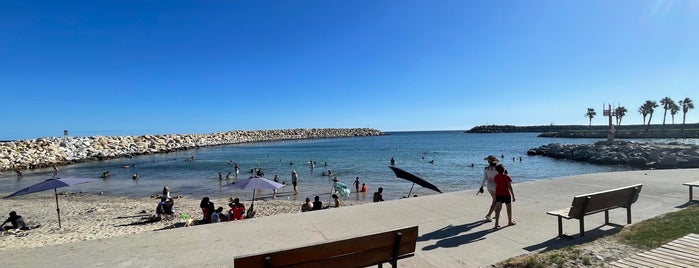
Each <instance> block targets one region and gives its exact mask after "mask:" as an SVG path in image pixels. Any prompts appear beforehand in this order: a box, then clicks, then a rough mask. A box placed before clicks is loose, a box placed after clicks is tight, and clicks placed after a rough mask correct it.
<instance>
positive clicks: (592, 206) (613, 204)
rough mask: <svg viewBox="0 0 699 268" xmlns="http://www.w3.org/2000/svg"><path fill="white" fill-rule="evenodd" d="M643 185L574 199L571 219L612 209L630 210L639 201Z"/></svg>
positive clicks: (570, 213) (570, 212)
mask: <svg viewBox="0 0 699 268" xmlns="http://www.w3.org/2000/svg"><path fill="white" fill-rule="evenodd" d="M642 187H643V184H636V185H631V186H627V187H622V188H617V189H612V190H608V191H603V192H596V193H591V194H584V195H578V196H576V197H574V198H573V204H572V206H571V208H570V211H569V212H568V216H569V217H571V218H578V219H579V218H580V217H582V216H584V215H587V214H592V213H596V212H600V211H604V210H608V209H612V208H628V207H630V206H631V204H633V203H635V202H636V200H638V195H639V194H640V193H641V188H642Z"/></svg>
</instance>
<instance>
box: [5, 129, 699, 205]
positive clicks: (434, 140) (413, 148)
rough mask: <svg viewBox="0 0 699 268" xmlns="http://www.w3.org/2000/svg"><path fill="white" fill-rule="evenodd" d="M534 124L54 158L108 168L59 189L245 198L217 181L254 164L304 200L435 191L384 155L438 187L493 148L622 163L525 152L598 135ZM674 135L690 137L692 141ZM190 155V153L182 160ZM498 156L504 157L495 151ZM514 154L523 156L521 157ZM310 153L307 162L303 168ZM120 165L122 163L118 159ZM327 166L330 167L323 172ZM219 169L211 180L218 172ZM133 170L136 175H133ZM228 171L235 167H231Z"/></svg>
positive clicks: (528, 167) (454, 180) (287, 195)
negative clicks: (363, 189)
mask: <svg viewBox="0 0 699 268" xmlns="http://www.w3.org/2000/svg"><path fill="white" fill-rule="evenodd" d="M536 136H537V133H502V134H466V133H463V132H461V131H421V132H393V133H390V135H388V136H379V137H352V138H334V139H316V140H294V141H277V142H263V143H249V144H238V145H227V146H217V147H207V148H201V149H196V150H188V151H179V152H174V153H167V154H158V155H143V156H135V157H133V158H125V159H113V160H106V161H96V162H88V163H80V164H74V165H69V166H63V167H59V169H60V170H59V172H58V177H64V178H66V177H87V178H99V176H100V175H101V174H102V172H104V171H110V174H111V176H110V177H108V178H107V179H99V180H98V181H95V182H90V183H86V184H82V185H76V186H71V187H68V188H61V189H59V191H71V192H81V191H82V192H90V193H100V192H101V193H103V194H105V195H116V196H131V197H144V196H151V195H154V194H158V193H159V192H160V191H161V190H162V188H163V186H168V187H169V188H170V190H171V193H172V195H183V196H186V197H189V198H195V199H200V198H201V197H203V196H210V197H227V196H235V197H240V198H241V199H242V200H250V199H251V198H252V191H250V192H246V191H239V190H231V189H229V188H227V187H224V186H223V185H225V184H227V183H230V182H234V181H236V178H232V179H226V178H225V176H226V174H227V173H228V172H232V173H233V174H234V173H235V172H234V169H233V167H234V166H233V165H232V164H230V163H231V162H237V163H238V164H239V166H240V168H241V171H240V174H239V176H238V178H241V179H242V178H247V177H249V176H250V175H251V173H250V170H251V169H253V168H262V169H263V171H264V173H265V176H266V177H267V178H269V179H271V178H273V177H274V175H278V176H279V177H280V179H281V181H282V182H285V183H287V184H289V185H288V186H286V187H284V188H282V189H280V192H279V194H278V196H277V198H284V199H305V197H311V198H313V196H315V195H319V196H321V197H322V198H324V199H327V198H329V192H330V190H331V188H332V182H331V178H333V177H337V178H338V179H339V180H340V181H341V182H343V183H345V184H347V185H348V186H350V188H352V189H353V188H354V187H352V182H354V179H355V178H356V177H359V180H360V182H362V183H366V184H367V185H368V187H369V191H368V192H367V193H366V194H355V193H352V194H351V195H350V197H345V199H353V200H360V201H366V200H369V201H370V199H371V194H372V193H373V192H374V191H376V189H377V188H378V187H383V188H384V199H398V198H401V197H403V196H407V195H408V193H410V195H429V194H436V192H434V191H432V190H428V189H424V188H422V187H420V186H418V185H415V186H414V188H412V190H411V186H413V185H412V183H410V182H408V181H406V180H403V179H400V178H396V177H395V174H394V173H393V172H392V171H391V170H390V169H389V168H388V166H389V165H390V159H391V158H394V159H395V160H396V166H397V167H400V168H402V169H404V170H406V171H408V172H411V173H414V174H416V175H419V176H421V177H422V178H423V179H425V180H427V181H429V182H431V183H433V184H435V185H436V186H437V187H439V189H440V190H442V191H443V192H453V191H460V190H465V189H474V188H478V186H479V185H480V182H481V180H482V176H483V167H484V166H485V164H486V162H485V161H484V160H483V158H484V157H486V156H488V155H490V154H492V155H496V156H497V157H498V158H501V162H502V163H503V164H505V166H506V167H507V169H508V171H509V174H510V176H511V177H512V179H513V181H514V182H515V183H517V182H525V181H534V180H545V179H550V178H557V177H563V176H570V175H578V174H587V173H599V172H610V171H625V170H630V168H628V167H620V166H601V165H592V164H586V163H577V162H573V161H568V160H559V159H552V158H547V157H541V156H528V155H527V154H526V152H527V150H528V149H531V148H535V147H539V146H541V145H544V144H549V143H570V144H584V143H594V142H596V141H598V140H597V139H556V138H539V137H536ZM654 141H656V142H668V141H677V142H683V143H693V144H697V140H696V139H690V140H654ZM192 156H194V157H195V160H194V161H188V159H189V158H191V157H192ZM502 156H504V157H502ZM520 158H521V160H520ZM309 161H314V162H315V163H316V164H315V167H314V168H311V166H310V164H309ZM125 165H128V166H129V168H124V167H123V166H125ZM292 170H296V171H297V173H298V174H299V191H300V194H299V196H298V197H295V196H294V195H293V194H292V193H293V189H292V187H291V171H292ZM328 170H332V173H333V176H332V177H330V176H324V175H323V172H327V171H328ZM219 172H221V173H222V174H223V176H224V179H223V180H219V177H218V173H219ZM135 173H138V174H139V175H140V177H139V179H137V180H133V179H132V175H133V174H135ZM51 177H52V171H51V169H37V170H27V171H25V172H24V176H23V177H22V178H18V177H17V176H16V175H15V174H14V172H11V171H9V172H4V173H3V174H1V175H0V193H6V194H9V193H12V192H14V191H17V190H19V189H21V188H24V187H27V186H29V185H31V184H34V183H38V182H40V181H42V180H45V179H47V178H51ZM233 177H234V175H233ZM271 194H272V191H271V190H260V191H257V192H256V194H255V196H256V198H271Z"/></svg>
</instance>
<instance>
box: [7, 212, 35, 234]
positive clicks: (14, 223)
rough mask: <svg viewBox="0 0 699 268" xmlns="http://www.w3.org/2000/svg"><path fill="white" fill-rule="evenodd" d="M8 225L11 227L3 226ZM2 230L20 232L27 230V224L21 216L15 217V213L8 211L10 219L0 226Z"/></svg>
mask: <svg viewBox="0 0 699 268" xmlns="http://www.w3.org/2000/svg"><path fill="white" fill-rule="evenodd" d="M8 222H9V223H10V224H11V226H5V224H7V223H8ZM0 227H1V228H2V230H12V229H15V230H16V229H20V230H29V226H27V223H25V222H24V218H22V216H20V215H17V212H15V211H10V217H8V218H7V219H6V220H5V221H4V222H3V223H2V225H0Z"/></svg>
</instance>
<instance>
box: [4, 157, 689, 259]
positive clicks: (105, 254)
mask: <svg viewBox="0 0 699 268" xmlns="http://www.w3.org/2000/svg"><path fill="white" fill-rule="evenodd" d="M516 179H517V178H516V176H515V177H514V180H515V182H516ZM696 180H699V169H673V170H645V171H629V172H613V173H599V174H588V175H579V176H571V177H565V178H556V179H551V180H544V181H536V182H526V183H517V184H514V185H513V188H514V191H515V196H516V198H517V201H516V202H515V203H513V214H514V220H515V221H516V222H517V225H515V226H511V227H506V228H501V229H499V230H497V231H493V230H492V228H493V223H490V222H485V221H484V215H485V213H486V212H487V209H488V206H489V203H490V197H489V196H488V195H487V194H486V195H483V194H481V195H476V191H475V190H468V191H460V192H452V193H446V194H437V195H430V196H423V197H419V198H409V199H402V200H394V201H386V202H381V203H371V204H365V205H360V206H351V207H344V208H339V209H327V210H323V211H317V212H309V213H302V214H301V213H298V214H286V215H277V216H270V217H262V218H255V219H250V220H245V221H241V222H231V223H220V224H209V225H200V226H194V227H187V228H177V229H171V230H164V231H157V232H149V233H143V234H135V235H125V236H119V237H114V238H110V239H102V240H91V241H83V242H76V243H70V244H63V245H55V246H47V247H41V248H34V249H22V250H11V251H10V250H8V251H0V259H2V261H0V263H2V265H1V266H2V267H214V266H219V267H220V266H223V267H232V266H233V258H234V257H235V256H238V255H247V254H252V253H260V252H265V251H272V250H280V249H286V248H291V247H298V246H303V245H309V244H315V243H320V242H325V241H329V240H336V239H342V238H350V237H355V236H360V235H365V234H370V233H376V232H382V231H387V230H391V229H396V228H399V227H405V226H412V225H418V226H419V235H420V237H419V239H418V243H417V251H416V254H415V256H414V257H412V258H408V259H404V260H401V261H399V262H398V264H399V267H484V266H489V265H491V264H494V263H497V262H499V261H502V260H505V259H508V258H510V257H514V256H518V255H522V254H526V253H530V252H536V251H542V250H546V249H553V248H560V247H565V246H569V245H573V244H577V243H582V242H585V241H589V240H590V239H594V238H597V237H600V236H604V235H610V234H613V233H616V232H618V231H619V228H617V227H612V226H605V227H599V226H600V225H601V224H602V223H603V222H604V214H603V213H600V214H595V215H591V216H589V217H587V218H586V220H585V225H586V230H588V232H587V233H586V237H585V238H584V239H582V238H577V239H573V240H570V239H559V238H556V235H557V224H556V217H554V216H549V215H546V212H547V211H551V210H555V209H560V208H565V207H567V206H569V205H570V203H571V201H572V199H573V196H575V195H579V194H585V193H591V192H597V191H602V190H608V189H613V188H617V187H623V186H628V185H632V184H637V183H642V184H643V189H642V191H641V194H640V197H639V199H638V202H637V203H635V204H634V205H633V207H632V216H633V222H634V223H636V222H639V221H642V220H645V219H648V218H652V217H655V216H657V215H660V214H664V213H667V212H672V211H677V210H679V209H681V207H683V206H684V205H686V204H687V202H688V189H687V187H686V186H683V185H682V183H684V182H689V181H696ZM416 187H418V186H416ZM385 191H391V189H385ZM349 198H351V197H349ZM502 213H503V214H502V216H503V217H504V222H501V225H506V223H507V222H506V214H505V211H504V208H503V212H502ZM610 220H611V222H613V223H619V224H625V223H626V213H625V210H624V209H615V210H612V211H610ZM563 227H564V231H565V232H567V233H570V234H577V233H578V228H579V227H578V221H577V220H569V221H564V222H563Z"/></svg>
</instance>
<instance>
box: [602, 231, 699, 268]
mask: <svg viewBox="0 0 699 268" xmlns="http://www.w3.org/2000/svg"><path fill="white" fill-rule="evenodd" d="M609 266H610V267H618V268H631V267H634V268H637V267H648V268H659V267H663V268H664V267H699V235H696V234H688V235H685V236H684V237H681V238H678V239H675V240H673V241H672V242H670V243H667V244H664V245H662V246H660V247H658V248H656V249H652V250H649V251H646V252H643V253H639V254H635V255H633V256H630V257H627V258H623V259H621V260H618V261H615V262H612V263H610V264H609Z"/></svg>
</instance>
